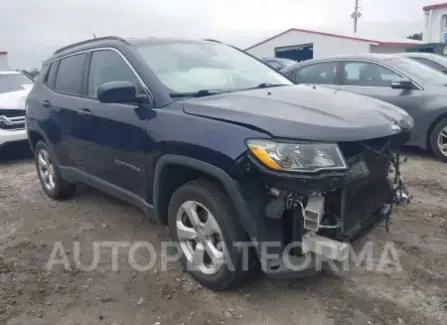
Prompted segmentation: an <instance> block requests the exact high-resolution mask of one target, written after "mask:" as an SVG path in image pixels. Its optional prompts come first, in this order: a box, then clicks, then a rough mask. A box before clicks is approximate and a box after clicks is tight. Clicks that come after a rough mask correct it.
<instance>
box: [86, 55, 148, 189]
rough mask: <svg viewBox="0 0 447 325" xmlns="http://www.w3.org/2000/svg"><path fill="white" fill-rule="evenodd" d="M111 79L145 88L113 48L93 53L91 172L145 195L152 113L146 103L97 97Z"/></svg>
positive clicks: (89, 102)
mask: <svg viewBox="0 0 447 325" xmlns="http://www.w3.org/2000/svg"><path fill="white" fill-rule="evenodd" d="M110 81H130V82H132V83H133V84H134V85H135V86H136V88H137V92H142V91H143V90H142V89H143V88H142V86H141V84H140V83H139V81H138V78H137V77H136V75H135V74H134V73H133V71H132V70H131V68H130V67H129V65H128V63H127V62H126V61H125V60H124V59H123V58H122V57H121V55H120V54H119V53H116V52H115V51H111V50H101V51H96V52H93V53H92V55H91V61H90V65H89V72H88V81H87V94H88V97H89V99H88V100H87V101H86V104H85V107H84V108H86V109H88V110H89V112H91V115H89V119H88V120H90V121H91V127H92V128H93V130H94V138H95V141H94V146H92V148H91V152H90V158H89V162H88V172H89V174H91V176H92V177H96V178H98V179H101V180H103V181H106V182H108V183H111V184H113V185H115V186H117V187H119V188H121V189H124V190H127V191H130V192H131V193H133V194H137V195H139V196H140V197H144V196H145V193H146V191H147V188H146V184H147V182H146V170H145V160H146V153H147V152H148V150H149V148H150V139H149V138H148V136H147V134H146V128H145V125H146V122H147V120H148V118H149V114H150V113H151V112H152V111H151V110H150V109H149V107H147V106H145V105H141V106H137V105H129V104H105V103H101V102H99V101H98V100H97V96H96V93H97V89H98V88H99V87H100V86H101V85H102V84H104V83H106V82H110Z"/></svg>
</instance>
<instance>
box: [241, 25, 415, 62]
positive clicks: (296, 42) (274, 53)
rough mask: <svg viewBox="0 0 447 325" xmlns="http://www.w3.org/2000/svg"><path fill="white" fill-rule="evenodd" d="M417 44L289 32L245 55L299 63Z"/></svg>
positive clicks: (379, 51) (293, 29) (312, 32)
mask: <svg viewBox="0 0 447 325" xmlns="http://www.w3.org/2000/svg"><path fill="white" fill-rule="evenodd" d="M421 43H422V42H420V41H415V40H410V39H405V38H384V37H381V38H377V37H367V36H364V35H359V34H338V33H334V32H323V31H315V30H308V29H298V28H291V29H289V30H286V31H285V32H282V33H280V34H278V35H275V36H273V37H271V38H268V39H266V40H264V41H262V42H260V43H258V44H255V45H252V46H250V47H249V48H248V49H246V52H248V53H250V54H252V55H254V56H257V57H259V58H262V57H282V58H288V59H292V60H296V61H302V60H307V59H312V58H320V57H325V56H331V55H343V54H356V53H399V52H404V51H405V49H406V48H408V47H411V46H414V45H419V44H421Z"/></svg>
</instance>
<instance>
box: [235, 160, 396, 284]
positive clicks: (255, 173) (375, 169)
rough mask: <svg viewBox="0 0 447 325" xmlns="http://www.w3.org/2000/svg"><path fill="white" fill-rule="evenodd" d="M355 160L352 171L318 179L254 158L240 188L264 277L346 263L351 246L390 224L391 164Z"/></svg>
mask: <svg viewBox="0 0 447 325" xmlns="http://www.w3.org/2000/svg"><path fill="white" fill-rule="evenodd" d="M350 158H351V159H349V169H348V170H347V171H338V172H322V173H318V174H315V175H297V174H290V173H280V172H276V171H272V170H269V169H267V168H265V167H264V166H263V165H261V164H259V163H258V162H257V161H256V160H254V159H250V161H249V165H250V166H251V167H249V170H250V173H249V175H247V174H245V175H244V177H243V178H241V179H240V188H241V191H242V194H243V196H244V199H245V201H246V203H247V207H248V210H249V212H250V216H251V218H252V224H253V225H255V234H254V236H251V239H252V241H254V242H256V243H257V253H258V257H259V259H260V261H261V266H262V269H263V271H264V273H266V274H267V275H269V276H272V277H276V278H291V277H303V276H308V275H310V274H312V273H315V272H316V271H317V270H318V268H319V265H321V262H322V261H324V260H327V261H330V260H332V261H339V262H343V261H345V260H346V259H348V258H349V250H350V243H352V242H353V241H354V240H356V239H357V238H359V237H362V236H364V235H365V234H367V233H368V232H370V231H371V230H372V229H373V228H374V227H375V226H376V225H378V224H379V223H381V222H383V221H384V220H388V219H389V217H390V215H391V214H392V212H393V205H394V202H395V180H396V178H394V177H393V175H392V174H391V173H390V172H391V170H394V172H396V170H395V169H393V167H395V166H393V163H392V161H391V160H390V159H389V157H388V158H387V157H384V156H381V155H376V154H371V153H369V154H368V153H365V152H363V153H361V154H356V155H353V156H351V157H350ZM270 243H275V245H269V244H270ZM278 243H279V244H278Z"/></svg>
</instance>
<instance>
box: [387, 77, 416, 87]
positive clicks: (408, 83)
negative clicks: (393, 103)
mask: <svg viewBox="0 0 447 325" xmlns="http://www.w3.org/2000/svg"><path fill="white" fill-rule="evenodd" d="M391 88H393V89H413V88H414V85H413V82H411V80H408V79H402V80H397V81H392V82H391Z"/></svg>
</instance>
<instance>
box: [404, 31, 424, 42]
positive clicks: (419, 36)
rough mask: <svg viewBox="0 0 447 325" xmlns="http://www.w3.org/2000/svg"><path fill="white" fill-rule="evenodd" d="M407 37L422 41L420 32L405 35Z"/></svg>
mask: <svg viewBox="0 0 447 325" xmlns="http://www.w3.org/2000/svg"><path fill="white" fill-rule="evenodd" d="M407 38H408V39H414V40H416V41H422V33H416V34H413V35H410V36H407Z"/></svg>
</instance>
